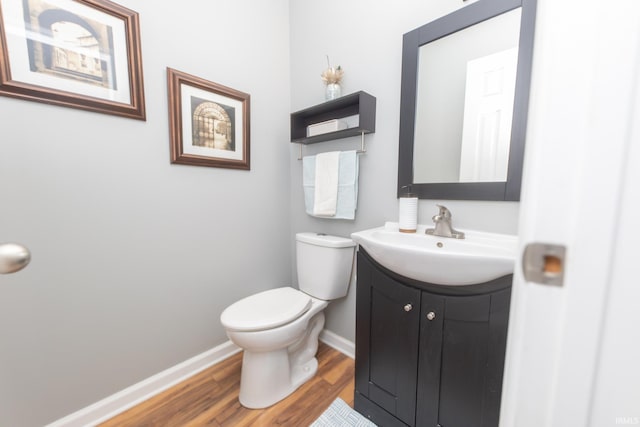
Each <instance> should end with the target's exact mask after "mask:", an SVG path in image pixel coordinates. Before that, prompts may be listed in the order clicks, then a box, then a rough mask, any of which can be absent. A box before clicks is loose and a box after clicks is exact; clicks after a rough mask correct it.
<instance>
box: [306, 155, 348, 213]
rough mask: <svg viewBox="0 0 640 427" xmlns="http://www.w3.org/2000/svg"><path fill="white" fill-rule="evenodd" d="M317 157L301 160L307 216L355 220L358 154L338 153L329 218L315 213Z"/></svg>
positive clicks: (307, 157)
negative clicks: (331, 209) (333, 206)
mask: <svg viewBox="0 0 640 427" xmlns="http://www.w3.org/2000/svg"><path fill="white" fill-rule="evenodd" d="M318 156H320V154H319V155H317V156H306V157H304V158H303V159H302V185H303V189H304V201H305V210H306V212H307V214H309V215H312V216H318V217H322V218H334V219H355V213H356V208H357V203H358V172H359V170H358V169H359V164H358V154H357V153H356V151H343V152H339V161H338V182H337V188H336V205H335V213H334V214H333V215H330V216H329V215H322V214H317V213H315V212H316V209H315V203H316V192H317V181H316V168H317V164H316V162H317V157H318Z"/></svg>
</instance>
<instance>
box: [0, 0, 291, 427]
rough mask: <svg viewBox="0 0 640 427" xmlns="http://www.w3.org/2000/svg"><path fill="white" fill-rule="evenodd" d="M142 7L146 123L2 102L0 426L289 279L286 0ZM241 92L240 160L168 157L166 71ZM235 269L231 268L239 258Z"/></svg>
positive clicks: (25, 422)
mask: <svg viewBox="0 0 640 427" xmlns="http://www.w3.org/2000/svg"><path fill="white" fill-rule="evenodd" d="M118 3H120V4H122V5H124V6H126V7H129V8H131V9H134V10H136V11H137V12H139V13H140V19H141V36H142V51H143V64H144V81H145V92H146V101H147V121H146V122H141V121H136V120H131V119H125V118H119V117H115V116H110V115H104V114H97V113H89V112H84V111H80V110H75V109H68V108H62V107H54V106H48V105H44V104H39V103H34V102H27V101H23V100H15V99H10V98H7V97H0V117H1V118H0V120H1V123H2V126H1V129H2V130H1V134H0V135H1V136H0V197H1V198H0V242H8V241H17V242H22V243H24V244H26V245H27V246H29V247H30V248H31V250H32V252H33V261H32V263H31V265H30V266H29V267H28V268H27V269H25V270H23V271H21V272H20V273H18V274H15V275H7V276H0V425H2V426H16V427H23V426H37V425H43V424H45V423H47V422H51V421H54V420H56V419H58V418H60V417H63V416H65V415H68V414H70V413H72V412H74V411H76V410H78V409H80V408H83V407H85V406H87V405H89V404H91V403H94V402H96V401H98V400H100V399H102V398H104V397H106V396H108V395H111V394H113V393H115V392H117V391H119V390H121V389H123V388H125V387H127V386H130V385H132V384H134V383H136V382H138V381H140V380H142V379H145V378H147V377H149V376H151V375H153V374H156V373H158V372H160V371H162V370H163V369H166V368H168V367H170V366H173V365H175V364H177V363H179V362H182V361H184V360H186V359H188V358H190V357H192V356H194V355H196V354H199V353H201V352H203V351H205V350H208V349H210V348H212V347H214V346H216V345H219V344H221V343H223V342H225V341H226V336H225V333H224V330H223V328H222V327H221V325H220V323H219V316H220V313H221V311H222V310H223V308H224V307H226V306H227V305H229V304H230V303H231V302H232V301H235V300H236V299H238V298H240V297H242V296H245V295H248V294H251V293H254V292H257V291H260V290H264V289H268V288H272V287H276V286H281V285H283V284H287V283H290V279H291V276H290V275H291V265H290V264H291V254H290V249H291V245H290V240H289V229H290V226H289V215H290V209H289V163H290V162H289V156H288V154H289V151H288V150H289V144H288V139H289V130H288V119H289V112H290V105H289V51H288V45H289V25H288V22H289V17H288V14H289V9H288V1H287V0H270V1H269V2H263V1H250V0H242V1H238V0H219V1H216V2H203V1H196V0H184V1H182V2H180V4H179V6H171V7H169V6H167V5H164V4H162V5H161V4H159V3H157V2H144V1H135V0H118ZM167 66H169V67H172V68H176V69H178V70H181V71H185V72H188V73H191V74H194V75H196V76H199V77H202V78H205V79H208V80H211V81H214V82H217V83H220V84H223V85H226V86H230V87H233V88H236V89H238V90H241V91H244V92H248V93H249V94H251V171H235V170H230V169H219V168H207V167H196V166H183V165H170V163H169V139H168V138H169V128H168V112H167V93H166V92H167V90H166V67H167ZM249 263H250V265H251V267H250V268H247V264H249Z"/></svg>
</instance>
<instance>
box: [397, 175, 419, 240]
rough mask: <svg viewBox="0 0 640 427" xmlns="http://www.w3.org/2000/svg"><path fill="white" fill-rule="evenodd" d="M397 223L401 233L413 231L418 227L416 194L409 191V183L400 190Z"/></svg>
mask: <svg viewBox="0 0 640 427" xmlns="http://www.w3.org/2000/svg"><path fill="white" fill-rule="evenodd" d="M404 189H406V192H404V193H402V194H400V199H399V209H398V217H399V220H398V223H399V230H400V232H402V233H415V232H416V230H417V228H418V195H417V194H414V193H412V192H411V185H405V186H404V187H402V188H400V190H401V191H402V190H404Z"/></svg>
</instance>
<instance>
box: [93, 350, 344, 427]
mask: <svg viewBox="0 0 640 427" xmlns="http://www.w3.org/2000/svg"><path fill="white" fill-rule="evenodd" d="M317 358H318V373H317V374H316V376H315V377H314V378H312V379H311V380H309V381H307V382H306V383H305V384H303V385H302V386H301V387H300V388H299V389H298V390H296V391H295V392H294V393H293V394H292V395H290V396H289V397H287V398H286V399H284V400H282V401H280V402H278V403H276V404H275V405H273V406H271V407H269V408H266V409H247V408H244V407H243V406H241V405H240V402H239V401H238V393H239V391H240V366H241V365H242V353H238V354H236V355H234V356H232V357H230V358H228V359H226V360H224V361H222V362H220V363H218V364H217V365H214V366H212V367H210V368H208V369H206V370H204V371H202V372H200V373H199V374H197V375H194V376H193V377H191V378H189V379H187V380H186V381H184V382H182V383H180V384H178V385H176V386H174V387H172V388H170V389H168V390H166V391H164V392H163V393H160V394H159V395H157V396H154V397H153V398H151V399H149V400H147V401H145V402H143V403H141V404H139V405H137V406H135V407H133V408H131V409H129V410H128V411H126V412H123V413H122V414H120V415H118V416H116V417H114V418H112V419H110V420H108V421H107V422H105V423H103V424H100V427H116V426H117V427H128V426H131V427H133V426H135V427H147V426H148V427H151V426H153V427H157V426H162V427H165V426H167V427H169V426H171V427H172V426H180V427H182V426H186V427H196V426H225V427H227V426H233V427H243V426H255V427H262V426H264V427H267V426H287V427H288V426H291V427H306V426H308V425H309V424H311V423H312V422H313V421H315V420H316V418H318V417H319V416H320V414H322V412H323V411H324V410H325V409H326V408H328V407H329V405H330V404H331V402H333V400H334V399H335V398H336V397H340V398H341V399H342V400H344V401H345V402H346V403H347V404H349V405H350V406H351V407H353V390H354V369H355V368H354V361H353V359H350V358H349V357H347V356H345V355H344V354H342V353H340V352H339V351H337V350H335V349H333V348H331V347H329V346H328V345H326V344H324V343H322V342H321V343H320V346H319V348H318V354H317Z"/></svg>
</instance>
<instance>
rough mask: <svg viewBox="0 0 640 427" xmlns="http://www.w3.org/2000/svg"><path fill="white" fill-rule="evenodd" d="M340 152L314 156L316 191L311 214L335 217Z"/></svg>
mask: <svg viewBox="0 0 640 427" xmlns="http://www.w3.org/2000/svg"><path fill="white" fill-rule="evenodd" d="M339 166H340V152H339V151H332V152H328V153H321V154H318V155H316V176H315V178H316V180H315V181H316V182H315V184H316V191H315V196H314V203H313V214H314V215H317V216H328V217H331V216H335V214H336V205H337V202H338V171H339Z"/></svg>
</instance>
